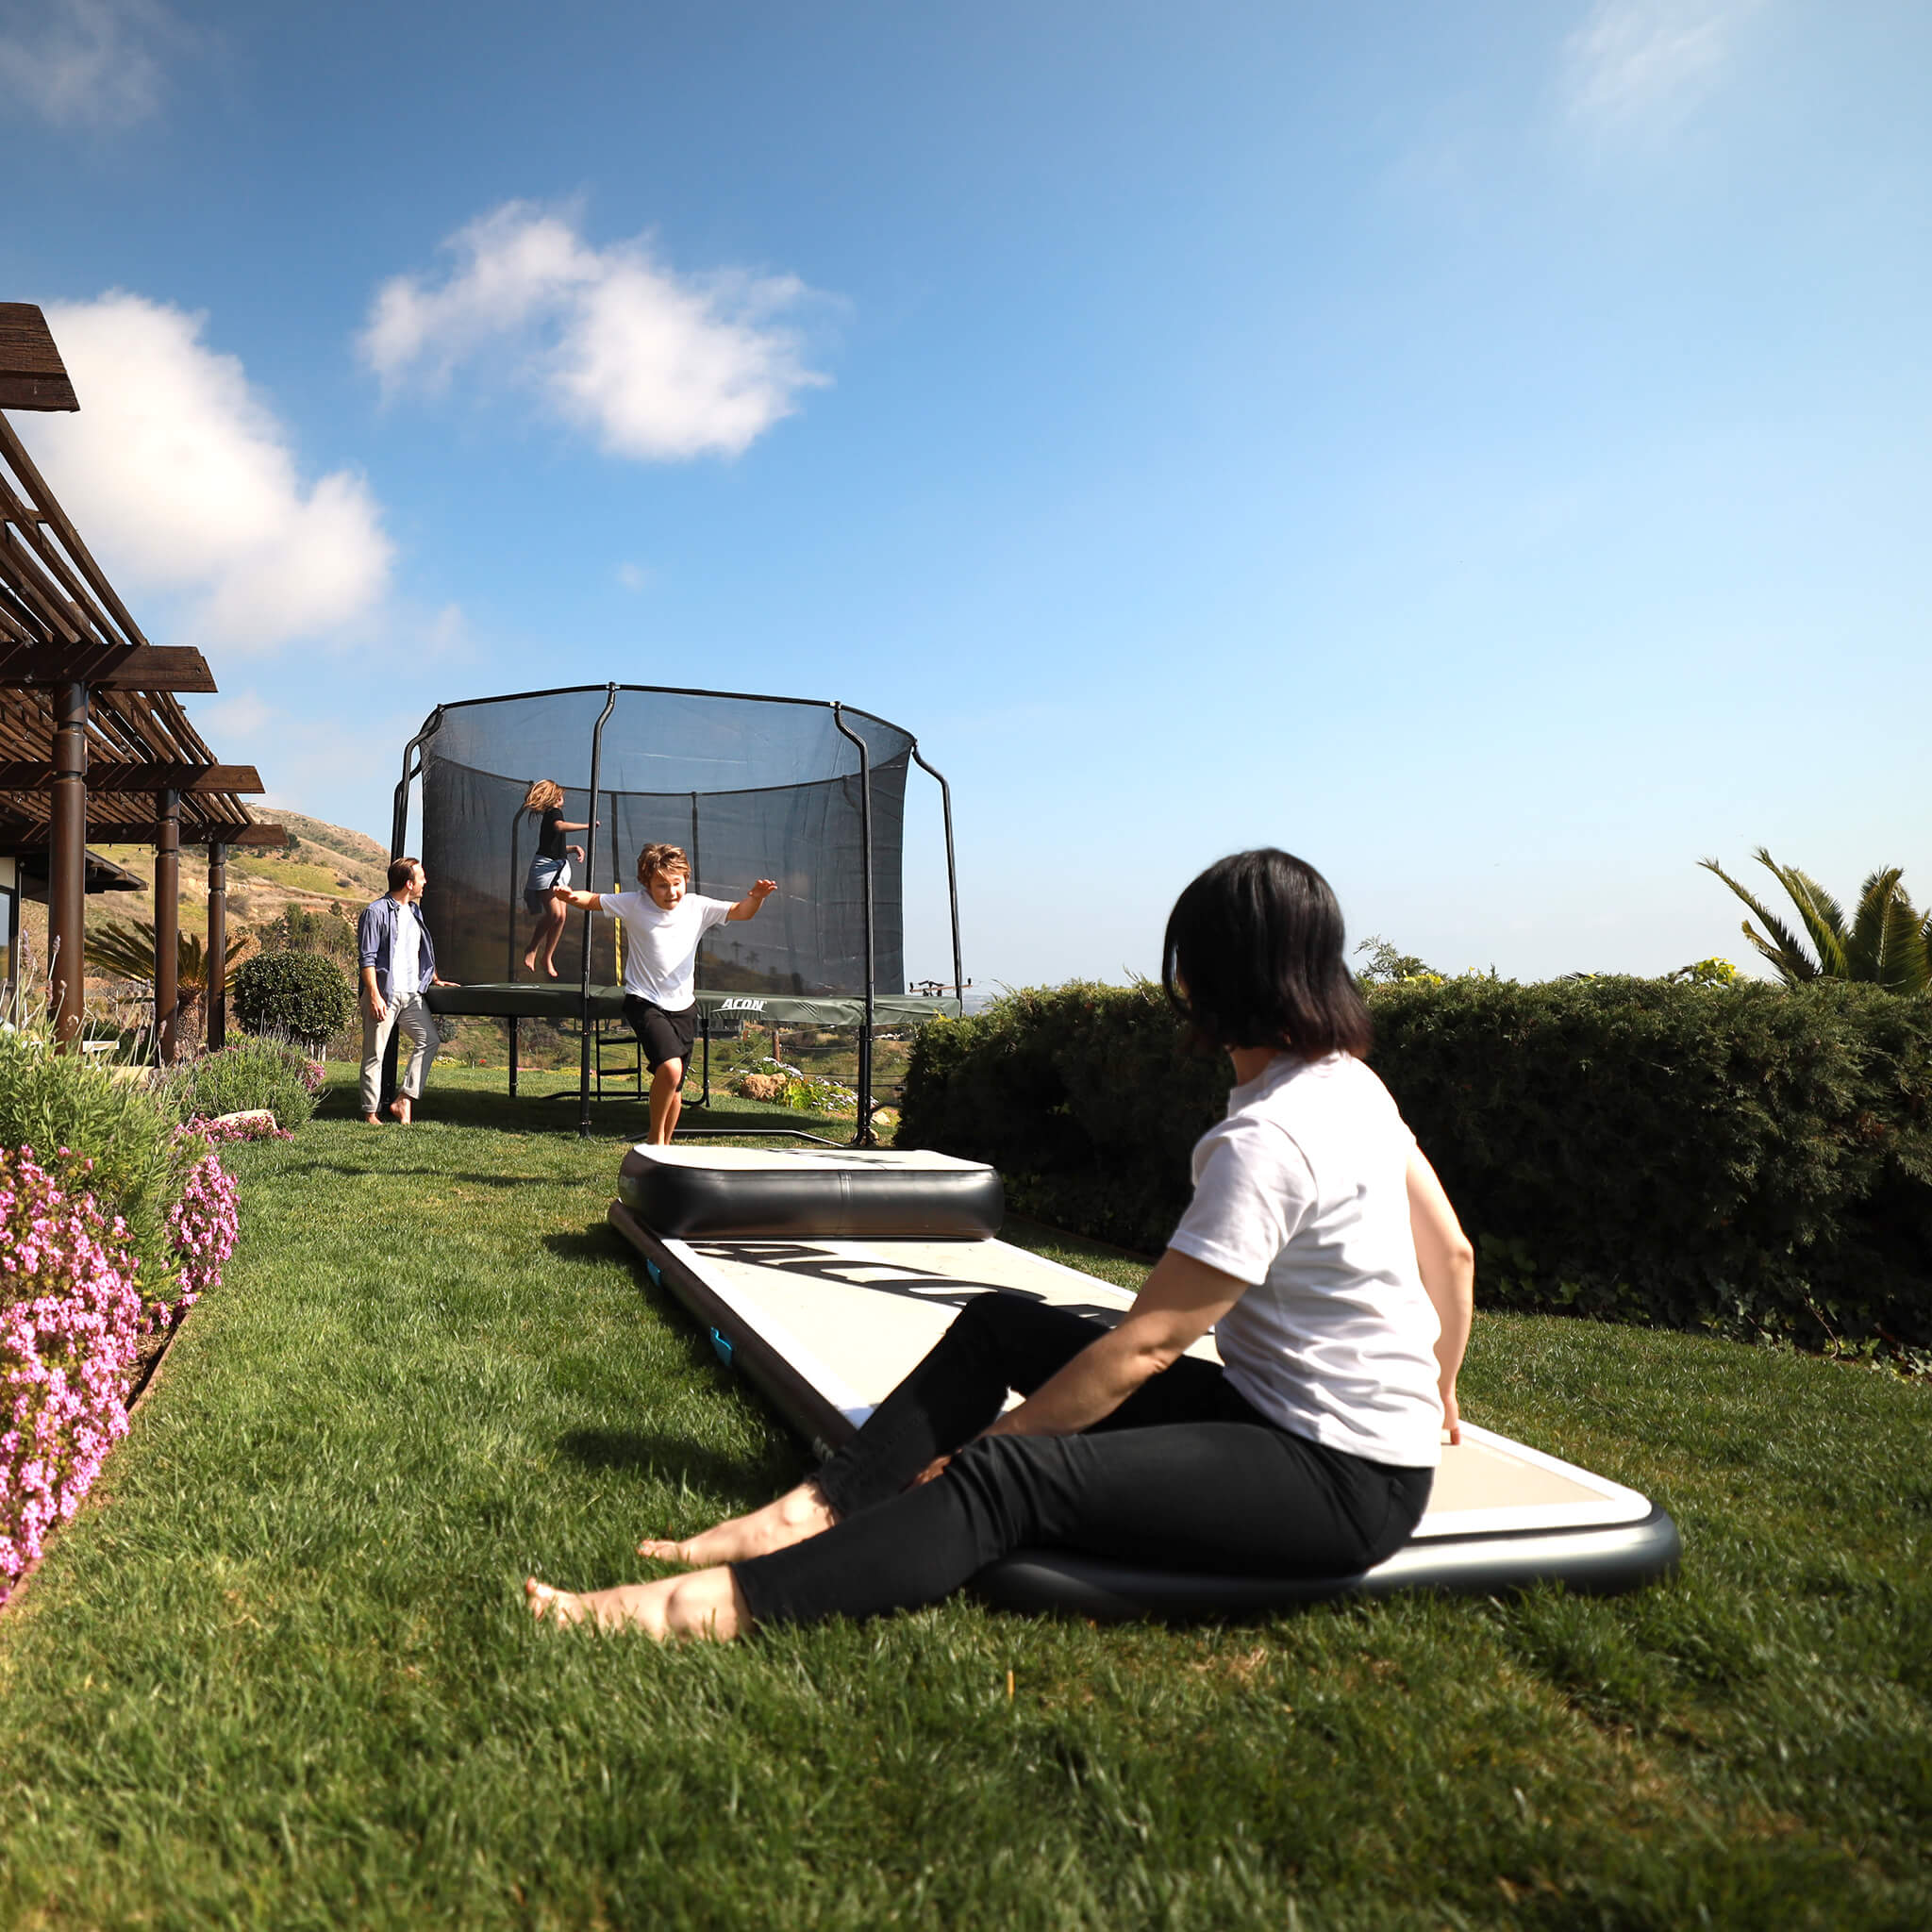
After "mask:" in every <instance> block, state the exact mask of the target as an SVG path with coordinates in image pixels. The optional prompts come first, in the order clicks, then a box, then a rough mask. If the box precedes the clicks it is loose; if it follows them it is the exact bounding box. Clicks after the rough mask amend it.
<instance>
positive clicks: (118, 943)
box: [87, 919, 248, 993]
mask: <svg viewBox="0 0 1932 1932" xmlns="http://www.w3.org/2000/svg"><path fill="white" fill-rule="evenodd" d="M247 944H248V940H247V936H246V935H245V934H244V935H243V936H242V937H241V938H239V939H234V940H230V941H228V944H227V948H226V952H227V958H226V959H225V964H226V965H227V966H228V967H230V968H232V967H233V966H234V965H235V962H236V957H237V955H238V954H240V953H242V951H244V950H245V949H246V947H247ZM87 958H88V961H89V963H90V964H91V965H95V966H99V967H101V968H102V969H104V970H105V971H107V972H108V973H119V974H125V976H126V977H127V978H129V979H139V980H144V981H148V982H150V983H151V982H152V981H153V979H154V976H155V928H154V922H153V921H152V920H147V919H131V920H120V919H109V920H107V921H105V922H103V923H102V924H100V925H98V926H92V927H90V928H89V930H88V935H87ZM233 979H234V974H233V972H232V971H230V972H229V973H228V974H226V976H225V983H231V982H232V981H233ZM175 983H176V984H177V985H178V986H179V988H180V989H181V991H183V992H184V993H186V992H206V991H208V948H207V947H206V945H204V944H203V942H202V938H201V935H200V934H199V933H193V932H183V933H178V934H177V935H176V936H175Z"/></svg>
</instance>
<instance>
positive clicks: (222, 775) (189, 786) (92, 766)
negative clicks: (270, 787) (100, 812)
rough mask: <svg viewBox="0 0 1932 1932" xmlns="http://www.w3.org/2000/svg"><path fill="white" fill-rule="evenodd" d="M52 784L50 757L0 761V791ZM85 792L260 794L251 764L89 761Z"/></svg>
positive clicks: (43, 788)
mask: <svg viewBox="0 0 1932 1932" xmlns="http://www.w3.org/2000/svg"><path fill="white" fill-rule="evenodd" d="M53 782H54V763H53V760H52V759H51V758H49V759H45V760H39V759H34V758H0V791H46V790H47V789H48V788H49V787H50V786H51V785H52V784H53ZM87 789H88V791H89V793H90V795H92V793H94V792H96V791H250V792H254V791H266V790H267V787H265V786H264V785H263V784H262V782H261V774H260V773H258V771H257V770H256V769H255V767H254V766H253V765H183V764H151V765H147V764H132V763H123V762H121V761H119V760H109V759H107V758H93V759H90V760H89V762H88V768H87Z"/></svg>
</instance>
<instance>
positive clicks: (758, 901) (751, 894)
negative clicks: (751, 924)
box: [724, 879, 778, 919]
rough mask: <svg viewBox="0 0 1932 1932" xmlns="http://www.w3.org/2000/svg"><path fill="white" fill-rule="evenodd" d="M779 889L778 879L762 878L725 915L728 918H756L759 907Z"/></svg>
mask: <svg viewBox="0 0 1932 1932" xmlns="http://www.w3.org/2000/svg"><path fill="white" fill-rule="evenodd" d="M777 890H778V881H777V880H776V879H760V880H759V881H758V884H757V885H755V886H754V887H753V888H752V889H751V891H748V892H747V893H746V894H745V895H744V897H743V898H741V900H740V901H739V902H738V904H737V905H736V906H734V907H733V908H731V910H730V911H729V912H727V913H726V914H725V915H724V917H725V918H726V919H756V918H757V917H758V908H759V907H760V906H762V905H763V904H764V903H765V901H766V900H767V899H769V898H770V897H771V896H772V894H773V893H774V892H775V891H777Z"/></svg>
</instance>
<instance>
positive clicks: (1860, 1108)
mask: <svg viewBox="0 0 1932 1932" xmlns="http://www.w3.org/2000/svg"><path fill="white" fill-rule="evenodd" d="M1372 1011H1373V1012H1374V1021H1375V1033H1376V1039H1375V1049H1374V1056H1373V1061H1372V1063H1373V1064H1374V1068H1375V1070H1376V1072H1377V1073H1378V1074H1380V1075H1381V1076H1382V1078H1383V1080H1384V1081H1385V1082H1386V1083H1387V1085H1388V1087H1389V1089H1390V1091H1391V1092H1392V1093H1393V1094H1394V1096H1395V1099H1396V1101H1397V1103H1398V1105H1399V1106H1400V1107H1401V1108H1402V1111H1403V1114H1404V1117H1405V1118H1406V1119H1407V1122H1408V1124H1409V1125H1410V1126H1411V1127H1413V1128H1414V1129H1415V1132H1416V1135H1417V1138H1418V1140H1419V1141H1421V1143H1422V1146H1423V1148H1424V1152H1425V1153H1426V1154H1427V1155H1428V1157H1429V1158H1430V1159H1431V1160H1432V1161H1433V1162H1434V1163H1435V1165H1436V1167H1437V1169H1438V1171H1439V1172H1440V1173H1441V1176H1442V1179H1443V1183H1444V1185H1445V1186H1446V1187H1447V1188H1448V1190H1449V1193H1450V1197H1451V1199H1452V1200H1453V1201H1454V1202H1455V1203H1456V1207H1457V1212H1458V1213H1459V1214H1460V1215H1461V1217H1462V1221H1463V1224H1464V1226H1465V1227H1466V1228H1467V1229H1468V1230H1469V1233H1470V1236H1471V1238H1472V1239H1473V1240H1474V1241H1475V1242H1476V1244H1477V1251H1478V1257H1479V1259H1478V1267H1477V1282H1476V1291H1477V1295H1478V1298H1479V1300H1480V1301H1481V1302H1483V1303H1484V1304H1486V1305H1488V1306H1490V1307H1498V1306H1506V1307H1522V1308H1533V1309H1542V1310H1570V1311H1573V1312H1576V1313H1583V1314H1590V1315H1597V1316H1607V1317H1613V1318H1615V1319H1619V1320H1632V1321H1644V1322H1651V1323H1656V1324H1660V1325H1667V1326H1672V1327H1684V1328H1695V1327H1707V1328H1715V1329H1718V1330H1720V1331H1722V1332H1728V1333H1738V1334H1757V1335H1774V1336H1785V1337H1790V1338H1791V1339H1793V1340H1796V1341H1802V1342H1805V1343H1807V1344H1831V1343H1837V1342H1847V1343H1856V1344H1861V1345H1862V1344H1882V1345H1889V1346H1902V1347H1907V1348H1911V1349H1924V1348H1925V1347H1927V1346H1932V1000H1928V999H1926V998H1924V997H1913V998H1902V997H1899V996H1897V995H1894V994H1890V993H1887V992H1884V991H1879V990H1877V989H1872V988H1864V987H1858V986H1846V985H1830V984H1820V985H1817V986H1812V987H1806V988H1802V989H1794V990H1790V991H1787V990H1785V989H1782V988H1777V987H1765V986H1748V987H1739V988H1736V989H1730V990H1727V989H1725V988H1723V987H1718V986H1706V985H1696V984H1684V983H1677V984H1672V983H1669V982H1665V981H1659V980H1641V979H1623V978H1598V979H1591V980H1583V981H1575V982H1565V981H1556V982H1552V983H1550V984H1546V985H1534V986H1524V985H1517V984H1514V983H1512V982H1509V981H1504V980H1494V979H1463V980H1453V981H1450V982H1449V983H1447V984H1446V985H1431V984H1427V983H1424V982H1417V981H1410V982H1408V983H1406V984H1400V985H1394V986H1389V987H1385V988H1382V989H1380V990H1378V991H1376V992H1375V993H1374V998H1373V1001H1372ZM1229 1080H1230V1074H1229V1073H1228V1070H1227V1066H1226V1062H1225V1061H1224V1060H1222V1061H1219V1062H1209V1061H1203V1060H1191V1059H1188V1058H1184V1057H1183V1056H1182V1054H1181V1052H1180V1050H1179V1045H1178V1032H1177V1028H1176V1027H1175V1024H1174V1021H1173V1019H1172V1018H1171V1017H1170V1016H1169V1015H1168V1014H1167V1012H1166V1009H1165V1006H1164V1002H1163V1001H1162V1000H1161V998H1160V995H1159V993H1158V990H1156V989H1153V988H1151V987H1130V988H1113V987H1095V986H1069V987H1059V988H1055V989H1051V990H1049V991H1027V992H1021V993H1015V994H1012V995H1010V996H1009V997H1008V998H1007V999H1004V1000H1001V1001H999V1002H997V1003H996V1004H995V1005H994V1006H993V1007H991V1008H989V1009H988V1010H987V1011H986V1012H985V1013H983V1014H981V1015H979V1016H978V1017H977V1018H974V1019H971V1020H964V1021H949V1022H948V1021H941V1022H934V1023H932V1024H928V1025H927V1026H925V1027H924V1028H923V1029H922V1030H921V1032H920V1035H919V1038H918V1041H917V1042H916V1044H915V1046H914V1049H913V1055H912V1061H911V1065H910V1067H909V1068H908V1075H907V1084H906V1091H905V1095H904V1116H903V1119H902V1121H901V1124H900V1129H899V1134H898V1144H899V1145H901V1146H926V1147H938V1148H942V1149H944V1150H945V1151H947V1152H949V1153H955V1154H960V1155H965V1156H968V1157H970V1158H978V1159H984V1160H990V1161H991V1162H992V1163H993V1164H994V1165H995V1166H997V1167H998V1168H1000V1170H1001V1172H1002V1173H1003V1174H1005V1175H1006V1177H1007V1182H1008V1192H1009V1196H1010V1198H1011V1199H1012V1201H1013V1204H1014V1206H1015V1207H1017V1208H1020V1209H1022V1210H1023V1211H1024V1212H1028V1213H1032V1214H1037V1215H1039V1216H1040V1217H1041V1218H1042V1219H1044V1220H1048V1221H1053V1222H1057V1223H1058V1224H1060V1225H1062V1226H1067V1227H1073V1228H1076V1229H1078V1230H1080V1231H1081V1232H1084V1233H1088V1234H1095V1235H1099V1236H1101V1237H1103V1238H1104V1239H1106V1240H1109V1241H1120V1242H1122V1243H1124V1245H1127V1246H1131V1247H1138V1248H1141V1249H1143V1250H1153V1249H1157V1248H1158V1247H1159V1246H1160V1245H1161V1244H1162V1242H1163V1241H1165V1240H1166V1237H1167V1235H1168V1233H1169V1232H1170V1231H1171V1230H1172V1228H1173V1226H1174V1222H1175V1221H1176V1219H1178V1217H1179V1215H1180V1213H1181V1211H1182V1209H1183V1208H1185V1207H1186V1205H1187V1200H1188V1191H1189V1182H1188V1161H1187V1156H1188V1151H1189V1149H1190V1148H1191V1145H1192V1143H1193V1141H1194V1140H1195V1139H1196V1138H1197V1137H1198V1136H1199V1135H1200V1134H1201V1133H1202V1132H1203V1131H1204V1130H1205V1129H1206V1127H1207V1126H1208V1124H1210V1123H1211V1122H1212V1121H1213V1120H1214V1119H1215V1117H1216V1116H1217V1115H1218V1114H1219V1112H1220V1111H1221V1108H1222V1107H1223V1105H1224V1100H1225V1096H1226V1092H1227V1088H1228V1085H1229Z"/></svg>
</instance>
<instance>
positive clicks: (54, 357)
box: [0, 302, 80, 409]
mask: <svg viewBox="0 0 1932 1932" xmlns="http://www.w3.org/2000/svg"><path fill="white" fill-rule="evenodd" d="M0 408H5V409H77V408H80V399H79V398H78V397H77V396H76V395H75V393H74V385H73V383H71V382H70V381H68V379H67V370H66V368H65V366H64V365H63V364H62V362H61V360H60V351H59V350H58V349H57V348H56V347H55V346H54V334H53V331H52V330H51V329H50V328H48V326H47V318H46V317H45V316H44V315H42V313H41V310H40V305H39V304H38V303H34V302H0Z"/></svg>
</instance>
